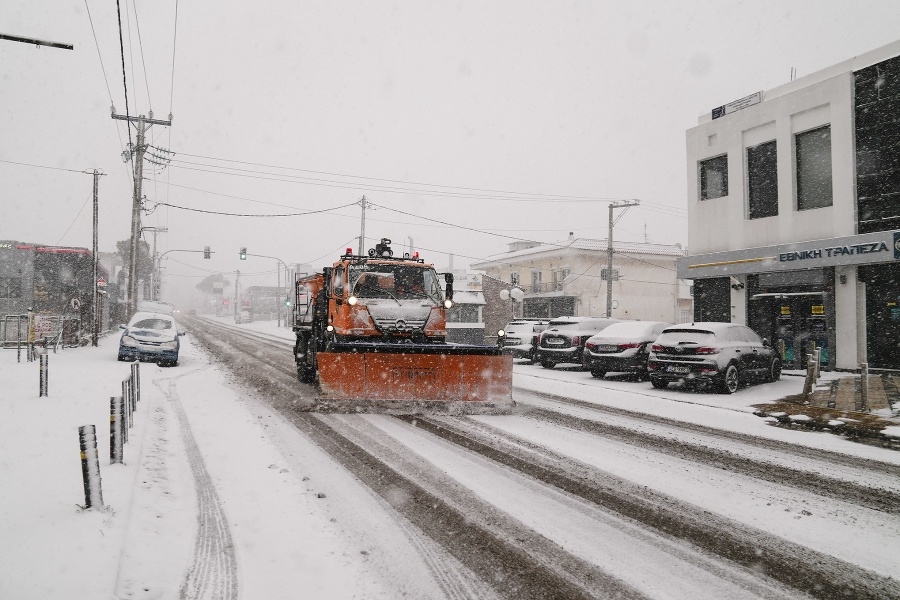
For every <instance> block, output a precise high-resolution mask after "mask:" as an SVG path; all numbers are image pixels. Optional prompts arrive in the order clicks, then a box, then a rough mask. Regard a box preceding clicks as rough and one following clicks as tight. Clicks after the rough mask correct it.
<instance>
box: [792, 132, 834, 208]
mask: <svg viewBox="0 0 900 600" xmlns="http://www.w3.org/2000/svg"><path fill="white" fill-rule="evenodd" d="M794 139H795V140H796V147H797V210H807V209H809V208H823V207H825V206H831V204H832V187H831V125H826V126H824V127H819V128H817V129H813V130H811V131H804V132H803V133H798V134H797V135H796V136H795V138H794Z"/></svg>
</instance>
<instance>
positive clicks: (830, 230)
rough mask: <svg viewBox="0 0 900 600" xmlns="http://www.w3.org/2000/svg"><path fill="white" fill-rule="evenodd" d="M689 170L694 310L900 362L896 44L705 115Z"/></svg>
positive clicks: (828, 350)
mask: <svg viewBox="0 0 900 600" xmlns="http://www.w3.org/2000/svg"><path fill="white" fill-rule="evenodd" d="M687 175H688V231H689V234H688V248H689V249H690V251H689V253H688V255H687V256H686V257H684V258H682V259H680V260H679V261H678V275H679V277H682V278H688V279H693V280H694V313H695V319H696V320H698V321H700V320H704V321H731V322H736V323H743V324H747V325H749V326H750V327H751V328H753V329H754V330H755V331H756V332H757V333H759V334H760V335H761V336H763V337H765V338H768V339H770V340H772V341H773V343H774V344H775V345H776V347H777V348H778V349H779V351H780V352H781V355H782V359H783V361H784V365H785V368H791V367H793V368H801V367H802V366H804V365H805V364H806V360H807V356H808V355H809V354H810V353H811V352H812V351H813V350H815V349H819V350H820V357H821V362H822V365H823V367H825V368H837V369H856V368H857V367H858V365H859V364H860V363H862V362H868V363H869V364H870V366H871V367H873V368H887V369H896V368H900V352H898V351H897V350H898V345H900V42H895V43H893V44H890V45H888V46H886V47H883V48H880V49H878V50H875V51H873V52H870V53H867V54H865V55H862V56H858V57H855V58H853V59H850V60H847V61H845V62H843V63H841V64H838V65H835V66H833V67H830V68H828V69H825V70H823V71H820V72H817V73H813V74H810V75H808V76H806V77H803V78H800V79H797V80H795V81H792V82H790V83H788V84H785V85H782V86H780V87H778V88H775V89H772V90H768V91H764V92H758V93H755V94H752V95H750V96H748V97H746V98H743V99H741V100H738V101H735V102H733V103H731V104H728V105H725V106H722V107H718V108H715V109H713V110H712V111H711V112H710V113H707V114H705V115H703V116H701V117H700V119H699V120H698V125H697V126H696V127H694V128H692V129H690V130H688V131H687Z"/></svg>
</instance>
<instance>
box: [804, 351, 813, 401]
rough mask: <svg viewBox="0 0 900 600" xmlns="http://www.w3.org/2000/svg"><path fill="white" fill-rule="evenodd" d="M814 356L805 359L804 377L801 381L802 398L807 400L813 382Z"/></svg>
mask: <svg viewBox="0 0 900 600" xmlns="http://www.w3.org/2000/svg"><path fill="white" fill-rule="evenodd" d="M814 361H815V358H814V357H812V356H809V357H808V358H807V360H806V379H805V380H804V381H803V400H805V401H808V400H809V396H810V394H812V390H813V384H814V383H815V380H816V379H815V377H816V367H815V363H814Z"/></svg>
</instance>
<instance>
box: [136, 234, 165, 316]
mask: <svg viewBox="0 0 900 600" xmlns="http://www.w3.org/2000/svg"><path fill="white" fill-rule="evenodd" d="M145 231H151V232H153V255H152V260H153V266H154V269H153V270H152V271H151V272H150V299H151V300H155V301H158V300H159V287H158V286H159V270H158V269H157V268H156V266H157V264H158V263H157V261H156V234H158V233H166V232H168V231H169V228H168V227H141V233H144V232H145ZM132 263H133V264H137V263H135V262H134V261H132ZM134 275H135V277H137V273H135V274H134ZM135 306H137V305H135Z"/></svg>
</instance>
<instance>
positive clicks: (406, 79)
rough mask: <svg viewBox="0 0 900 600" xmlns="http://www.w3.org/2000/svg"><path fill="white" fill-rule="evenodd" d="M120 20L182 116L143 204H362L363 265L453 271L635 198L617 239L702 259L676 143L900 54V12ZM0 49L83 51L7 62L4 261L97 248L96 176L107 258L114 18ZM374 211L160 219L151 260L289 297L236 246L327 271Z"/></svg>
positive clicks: (834, 6)
mask: <svg viewBox="0 0 900 600" xmlns="http://www.w3.org/2000/svg"><path fill="white" fill-rule="evenodd" d="M120 7H121V12H122V26H123V34H122V35H123V41H124V47H125V80H126V82H127V86H128V112H129V114H131V115H136V114H147V113H148V112H149V111H150V110H151V109H152V110H153V112H154V117H155V118H157V119H166V118H168V115H169V113H170V112H171V113H172V115H173V124H172V127H171V128H167V127H161V126H154V127H153V128H152V129H151V130H150V137H151V141H152V144H153V145H154V146H156V147H158V148H164V149H168V150H171V151H172V152H174V153H175V155H174V160H173V162H172V163H171V164H170V166H169V167H168V168H167V169H155V168H152V165H149V164H148V165H147V166H146V167H145V176H146V177H147V179H148V181H146V182H145V185H144V194H145V195H146V197H147V200H148V206H153V205H155V204H156V203H157V202H163V203H168V204H171V205H175V206H181V207H188V208H193V209H200V210H204V211H212V212H222V213H241V214H285V213H296V212H304V211H310V210H323V209H330V208H333V207H338V206H342V205H347V204H351V203H353V202H355V201H357V200H358V199H359V198H360V197H361V196H362V195H363V194H365V195H366V198H367V199H368V200H370V201H371V202H373V203H374V204H376V205H380V206H381V207H385V208H378V209H376V210H370V211H367V217H368V218H367V224H366V237H367V238H369V241H367V243H366V247H367V248H368V247H371V246H372V245H373V244H374V240H375V239H377V238H379V237H383V236H385V237H390V238H392V239H393V240H394V241H395V245H397V246H399V245H400V244H401V243H402V241H403V240H404V239H406V238H407V237H412V238H413V240H414V242H415V246H416V248H417V249H419V250H420V251H421V253H422V254H423V256H425V257H426V258H428V259H429V260H431V261H433V262H435V264H436V265H437V266H438V268H439V269H445V268H446V267H447V266H448V257H449V255H450V254H454V255H455V256H454V259H453V260H454V267H455V268H461V267H465V266H466V265H467V264H468V263H470V262H472V261H474V260H476V259H478V258H483V257H486V256H489V255H491V254H495V253H498V252H502V251H504V250H505V249H506V244H507V243H509V241H511V238H524V239H535V240H542V241H557V240H560V239H563V238H564V237H565V236H567V235H568V232H570V231H572V232H574V233H575V235H576V236H583V237H597V238H605V237H606V232H607V215H608V210H607V203H608V200H607V199H630V198H637V199H640V201H641V207H639V208H632V209H630V210H629V211H628V212H627V213H626V214H625V215H624V216H623V217H622V219H621V220H620V221H619V223H618V224H617V226H616V232H615V236H616V238H617V239H624V240H632V241H641V240H644V239H645V236H646V239H648V240H649V241H652V242H660V243H681V244H682V245H684V244H686V242H687V226H688V225H687V219H686V206H685V202H686V164H685V131H686V130H687V129H688V128H690V127H692V126H694V125H696V123H697V117H698V116H699V115H700V114H701V113H706V112H708V111H709V110H711V109H712V108H713V107H715V106H718V105H721V104H725V103H727V102H730V101H732V100H736V99H738V98H741V97H743V96H746V95H748V94H751V93H753V92H756V91H759V90H765V89H769V88H772V87H775V86H777V85H780V84H783V83H785V82H787V81H789V79H790V75H791V68H792V67H793V68H796V70H797V72H798V74H799V76H803V75H806V74H809V73H811V72H813V71H817V70H819V69H822V68H825V67H828V66H830V65H832V64H835V63H837V62H840V61H843V60H845V59H848V58H851V57H853V56H855V55H858V54H861V53H864V52H867V51H869V50H873V49H875V48H878V47H879V46H882V45H884V44H887V43H889V42H892V41H895V40H896V39H898V37H900V9H898V5H897V3H896V0H888V1H861V2H852V3H851V2H846V1H834V0H829V1H823V0H812V1H792V0H782V1H777V2H775V1H772V2H768V1H745V2H731V1H728V0H720V1H717V2H701V1H695V2H689V1H679V2H671V1H658V2H607V1H600V0H596V1H569V2H561V1H560V2H549V1H543V0H542V1H534V2H528V1H507V0H498V1H494V2H490V1H483V0H477V1H463V2H454V1H446V2H440V3H438V2H431V1H401V2H380V1H365V2H335V1H331V0H329V1H321V2H308V1H305V0H298V1H290V2H289V1H287V0H282V1H279V2H276V1H272V0H258V1H255V2H246V1H235V0H216V1H212V0H192V1H178V2H176V0H154V1H152V2H149V1H146V0H137V1H134V0H121V2H120ZM176 7H177V20H176ZM92 23H93V28H92ZM176 23H177V26H176ZM0 33H4V34H7V35H17V36H23V37H29V38H38V39H42V40H49V41H57V42H64V43H69V44H73V45H74V50H63V49H55V48H47V47H44V48H36V47H34V46H32V45H28V44H22V43H17V42H11V41H5V40H0V86H2V87H0V239H13V240H20V241H29V242H36V243H43V244H63V245H73V246H84V247H90V246H91V204H90V201H89V199H90V197H91V189H92V180H91V177H90V176H88V175H85V174H81V173H80V171H83V170H91V169H93V168H98V169H100V170H101V171H103V172H104V173H106V174H107V175H106V176H104V177H103V178H101V183H100V250H101V251H112V250H114V248H115V242H116V241H117V240H122V239H126V238H127V237H128V235H129V224H130V211H131V195H132V184H131V180H130V174H129V169H130V168H131V163H129V164H128V165H126V164H125V163H123V162H122V159H121V156H120V155H121V153H122V151H123V148H124V145H125V144H127V143H128V131H127V129H126V127H125V125H124V123H123V122H121V121H113V120H112V119H111V118H110V104H111V102H112V103H113V104H114V105H115V108H116V111H117V112H118V113H119V114H124V113H125V111H126V106H125V93H124V85H123V69H122V58H121V56H120V49H119V30H118V25H117V17H116V3H115V2H113V0H105V1H104V2H99V1H97V0H87V1H86V2H85V0H80V1H78V0H46V1H42V2H34V1H32V0H21V1H20V0H5V1H4V3H3V10H2V16H0ZM95 35H96V42H95V37H94V36H95ZM101 63H102V64H101ZM173 67H174V69H173ZM173 71H174V75H173ZM132 137H134V130H133V129H132ZM227 161H239V162H227ZM13 163H25V164H28V165H37V166H24V165H22V164H13ZM207 165H214V166H207ZM41 167H52V168H41ZM222 167H225V168H226V170H227V171H228V172H229V173H231V174H224V173H223V172H222V171H223V170H222ZM301 178H302V179H301ZM276 179H280V180H282V181H276ZM286 179H290V180H291V181H283V180H286ZM413 184H430V186H431V187H426V186H421V185H413ZM500 192H503V193H500ZM514 198H516V199H517V200H513V199H514ZM576 199H577V200H578V201H574V200H576ZM583 199H593V200H591V201H584V200H583ZM388 209H391V210H388ZM395 211H402V212H395ZM359 213H360V211H359V207H358V206H355V207H351V208H345V209H342V210H339V211H336V212H332V213H324V214H321V215H314V216H302V217H301V216H294V217H277V218H275V217H273V218H257V217H232V216H224V215H215V214H209V213H200V212H189V211H186V210H182V209H178V208H174V207H165V206H159V207H157V208H156V209H155V210H154V211H153V212H152V213H151V214H148V215H144V218H143V225H144V226H165V227H168V233H165V234H160V235H159V236H158V238H157V241H158V250H159V252H164V251H167V250H172V249H178V250H181V249H184V250H200V249H202V248H203V246H205V245H209V246H211V247H212V250H213V251H214V252H215V255H214V258H213V259H212V260H207V261H204V260H203V259H202V258H201V255H200V254H191V253H177V252H176V253H170V254H169V255H168V257H170V258H172V259H173V260H166V261H163V262H164V267H166V282H167V285H168V286H170V287H169V288H168V289H170V290H174V289H175V288H176V287H178V286H187V287H191V288H192V287H193V285H194V284H196V283H197V282H198V281H200V279H202V277H205V276H206V275H208V274H209V273H210V272H215V271H225V272H234V270H235V269H240V270H241V271H242V273H244V274H247V279H243V278H242V280H243V281H245V282H249V283H250V284H257V285H273V284H274V282H275V281H274V278H275V275H274V272H273V270H274V261H272V260H269V259H262V258H255V257H252V256H251V257H250V259H249V260H248V261H247V262H242V261H239V260H238V258H237V254H238V249H239V247H241V246H246V247H247V248H248V252H250V254H251V255H252V254H258V255H266V256H273V257H277V258H279V259H281V260H283V261H285V262H287V263H296V262H311V263H313V264H314V266H317V267H320V266H322V265H324V264H326V263H330V262H331V261H332V260H333V258H334V256H335V255H336V254H337V253H338V251H339V249H342V248H344V247H347V246H352V247H353V248H356V246H357V242H356V240H355V237H356V236H358V235H359V229H360V227H359V220H360V219H359ZM403 213H406V214H403ZM419 217H425V218H427V219H431V220H430V221H428V220H423V219H421V218H419ZM465 228H471V229H477V230H483V231H488V232H491V233H479V232H475V231H471V230H470V229H465ZM148 239H150V240H152V237H151V238H148ZM251 273H254V274H255V275H249V274H251Z"/></svg>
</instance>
